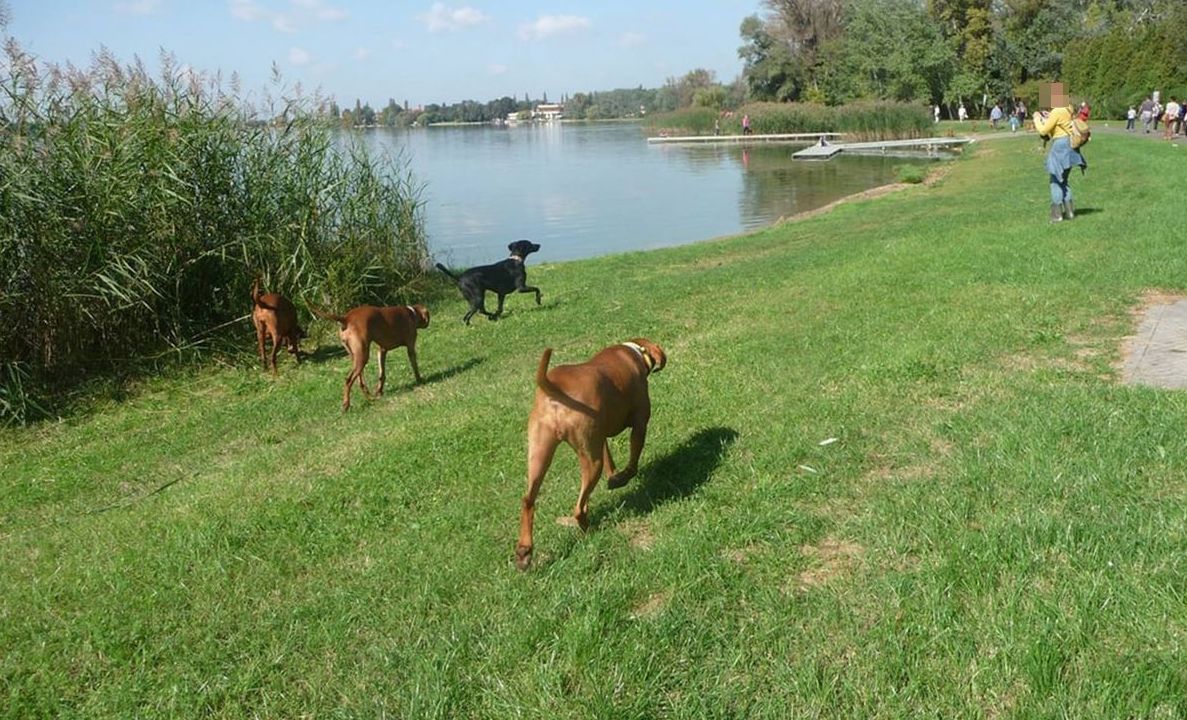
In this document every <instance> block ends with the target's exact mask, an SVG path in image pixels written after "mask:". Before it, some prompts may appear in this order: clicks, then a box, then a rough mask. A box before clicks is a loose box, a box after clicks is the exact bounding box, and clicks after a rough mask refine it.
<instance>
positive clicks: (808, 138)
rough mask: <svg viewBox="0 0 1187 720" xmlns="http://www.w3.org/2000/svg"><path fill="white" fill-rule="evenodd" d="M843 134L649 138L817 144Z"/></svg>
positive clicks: (656, 139) (659, 140)
mask: <svg viewBox="0 0 1187 720" xmlns="http://www.w3.org/2000/svg"><path fill="white" fill-rule="evenodd" d="M839 137H841V133H831V132H814V133H777V134H772V135H754V134H751V135H682V136H674V137H665V136H662V135H660V136H657V137H649V138H647V142H649V143H656V144H659V143H672V144H676V143H686V144H713V143H720V144H737V143H769V142H778V143H809V142H816V141H818V140H820V138H824V139H825V140H828V139H830V138H839Z"/></svg>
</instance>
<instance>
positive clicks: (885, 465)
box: [0, 137, 1187, 718]
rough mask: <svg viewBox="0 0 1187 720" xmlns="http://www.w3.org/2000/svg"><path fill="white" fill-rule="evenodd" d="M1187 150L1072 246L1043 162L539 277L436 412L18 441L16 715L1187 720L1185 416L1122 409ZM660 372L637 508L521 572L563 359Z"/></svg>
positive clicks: (445, 316) (565, 541)
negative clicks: (546, 397)
mask: <svg viewBox="0 0 1187 720" xmlns="http://www.w3.org/2000/svg"><path fill="white" fill-rule="evenodd" d="M1180 152H1181V151H1179V150H1177V149H1175V148H1172V147H1170V146H1167V145H1162V144H1157V143H1146V142H1141V141H1138V140H1133V139H1130V138H1125V137H1108V138H1102V139H1100V140H1097V141H1095V142H1094V143H1093V145H1092V147H1091V148H1090V159H1091V161H1092V163H1093V168H1092V170H1091V171H1090V174H1089V175H1088V176H1087V177H1086V178H1080V177H1079V176H1077V177H1076V178H1074V179H1073V184H1074V186H1075V188H1076V191H1077V192H1078V193H1079V207H1080V208H1081V216H1080V218H1078V219H1077V220H1076V221H1074V222H1071V223H1065V224H1062V225H1056V226H1051V225H1048V224H1047V223H1046V214H1047V189H1046V184H1045V180H1044V177H1043V175H1042V169H1041V168H1042V156H1041V154H1040V153H1039V152H1038V150H1037V149H1036V143H1035V142H1034V140H1033V137H1032V138H1030V139H1026V140H1022V139H1020V140H1018V141H1016V142H1015V141H1009V140H1003V141H999V142H995V143H992V144H989V145H985V146H982V147H981V148H980V150H979V152H978V153H977V157H976V158H974V159H973V160H971V161H961V162H958V163H957V165H956V166H955V167H953V168H952V171H951V172H950V174H949V175H948V176H947V177H946V178H944V179H943V180H942V181H941V182H939V183H938V184H936V185H933V186H930V187H928V186H914V187H912V188H910V189H907V190H904V191H903V192H901V193H897V194H894V195H891V196H888V197H882V198H879V199H876V200H871V201H860V202H852V203H848V204H843V205H841V206H840V207H838V208H836V209H834V210H833V211H832V212H830V213H827V214H824V215H821V216H818V217H814V218H812V219H810V220H805V221H802V222H796V223H791V224H785V225H781V226H779V227H775V228H772V229H769V230H765V231H762V232H759V233H756V234H753V235H750V236H747V237H739V238H731V239H726V240H722V241H718V242H712V243H705V244H699V245H695V246H689V247H683V248H677V249H671V250H663V251H657V252H649V253H636V254H624V255H616V256H612V257H606V258H601V259H596V260H590V261H584V262H574V263H566V264H562V265H543V266H539V265H537V266H534V267H533V268H532V269H531V274H530V278H531V280H532V282H533V283H534V284H538V285H539V286H540V287H541V288H543V289H544V293H545V295H544V305H543V306H542V307H539V308H537V307H535V306H534V305H533V304H531V302H530V300H529V299H528V298H525V297H515V298H512V299H510V301H509V305H510V315H509V316H508V317H507V318H506V319H505V320H503V321H501V322H498V323H490V322H481V323H478V324H476V326H475V327H473V328H465V327H463V326H461V325H460V323H459V322H458V317H459V316H460V315H461V313H462V312H463V310H464V308H463V306H462V305H461V303H460V301H454V302H451V303H449V304H445V305H442V306H439V307H435V308H434V313H435V314H434V321H433V325H432V326H431V327H430V328H429V329H428V330H427V331H425V332H424V334H423V335H422V343H421V346H420V357H421V368H422V371H423V372H424V373H425V375H426V376H427V377H428V379H429V382H428V383H427V384H425V385H423V386H420V387H416V388H410V387H409V386H408V385H407V384H406V380H407V379H408V375H409V373H408V370H407V367H406V362H405V361H404V358H403V357H402V356H400V355H399V354H393V356H392V357H391V358H389V360H390V364H389V371H390V373H391V375H392V377H391V382H390V388H389V390H390V394H389V395H388V396H387V397H385V398H383V399H380V400H378V401H376V402H371V403H368V402H366V401H364V400H363V399H362V398H361V397H360V398H358V399H359V402H358V403H357V406H356V408H354V409H352V410H351V412H350V413H348V414H345V415H343V414H341V413H340V412H339V410H338V401H339V397H340V390H341V381H342V377H343V375H344V374H345V371H346V362H345V360H344V359H343V358H342V357H340V356H339V355H338V354H337V353H336V352H335V351H334V350H332V349H330V348H323V349H321V350H320V351H319V352H318V359H317V360H316V361H314V362H311V363H309V364H307V365H304V366H302V367H301V368H299V369H298V368H296V367H294V366H293V365H292V364H291V363H288V364H285V365H282V368H281V370H282V372H281V374H280V377H279V378H277V379H273V378H271V377H269V376H266V375H264V374H262V373H260V372H259V370H258V369H257V368H256V367H254V364H252V363H250V362H245V363H244V366H243V367H239V368H212V369H210V370H209V371H207V372H203V373H200V374H195V375H192V376H188V377H170V378H162V379H160V380H158V381H153V382H147V383H145V384H144V385H143V386H142V387H140V388H138V389H137V392H136V393H135V395H134V397H133V398H132V399H130V400H128V401H127V402H125V403H123V404H120V405H113V406H111V407H107V408H101V409H99V410H97V411H95V412H94V413H93V414H89V415H86V416H80V417H76V418H72V419H70V420H68V421H65V422H62V423H59V424H54V425H46V426H41V427H35V428H30V429H25V430H19V431H12V430H10V431H4V433H3V434H0V466H2V467H3V468H4V471H3V473H2V475H3V480H2V483H3V485H2V492H0V585H2V586H3V587H4V588H5V592H4V593H3V595H0V647H2V648H3V649H4V650H3V652H2V653H0V693H2V697H0V708H2V710H0V715H3V716H5V717H20V718H29V717H36V716H75V715H76V716H91V717H100V716H105V717H117V716H124V717H128V716H139V717H153V716H164V715H180V716H196V715H203V716H214V717H244V716H249V715H252V716H261V717H296V716H301V715H305V714H307V715H309V716H341V717H352V716H366V717H376V716H379V715H381V714H382V713H384V712H386V713H388V714H390V715H391V716H394V717H474V716H479V717H492V718H495V717H497V718H505V717H519V716H522V717H589V716H601V717H655V716H673V717H705V716H714V717H720V716H732V717H751V718H753V717H772V718H788V717H861V718H868V717H905V716H917V715H929V716H936V717H984V716H1005V717H1030V716H1037V715H1064V716H1069V717H1123V716H1128V717H1147V716H1150V717H1174V716H1180V715H1183V714H1184V713H1187V674H1185V673H1184V670H1183V668H1184V667H1185V666H1187V663H1185V662H1184V660H1185V657H1184V655H1185V651H1184V642H1185V636H1187V629H1185V628H1187V604H1184V602H1183V595H1184V592H1185V591H1187V502H1184V501H1185V499H1187V433H1184V432H1183V428H1184V427H1185V426H1187V395H1184V394H1183V393H1173V392H1159V391H1155V390H1151V389H1142V388H1130V387H1122V386H1120V385H1118V383H1117V376H1116V372H1115V371H1114V370H1113V366H1114V363H1115V362H1116V361H1117V359H1118V357H1119V349H1118V346H1119V342H1120V340H1121V338H1122V337H1123V336H1125V335H1126V334H1127V333H1128V332H1129V331H1130V328H1131V327H1132V320H1131V318H1130V309H1131V308H1132V307H1133V306H1134V304H1135V303H1137V302H1139V300H1140V298H1141V297H1142V295H1143V293H1144V292H1145V291H1146V290H1147V289H1149V288H1161V289H1164V290H1174V289H1181V288H1182V287H1183V283H1184V278H1187V255H1185V254H1184V253H1183V252H1182V247H1181V242H1180V239H1179V235H1180V234H1179V233H1176V232H1168V230H1171V229H1173V228H1179V227H1182V226H1183V224H1184V222H1185V221H1187V207H1185V206H1184V205H1183V203H1182V202H1181V198H1180V197H1179V192H1180V189H1179V188H1178V187H1177V186H1175V185H1174V184H1170V183H1165V182H1162V181H1161V179H1163V178H1166V177H1168V176H1169V174H1170V172H1171V170H1172V168H1174V167H1177V166H1178V165H1179V164H1181V156H1180V155H1179V153H1180ZM636 334H641V335H645V336H648V337H651V338H653V339H655V340H657V341H658V342H660V343H661V344H663V345H664V346H665V347H666V348H667V350H668V352H669V355H670V365H669V368H668V369H667V370H665V371H664V372H663V373H661V374H659V375H657V376H656V377H655V378H654V379H653V383H652V396H653V400H654V403H655V416H654V419H653V422H652V426H651V433H650V437H649V443H648V446H647V450H646V452H645V457H644V463H643V467H642V472H641V475H640V477H639V478H637V479H636V480H635V481H633V483H632V485H630V486H629V487H627V488H625V489H623V490H619V491H615V492H609V491H606V490H605V489H604V488H599V490H598V491H597V492H596V493H595V495H594V498H593V503H592V516H593V517H592V520H593V527H592V530H591V532H589V533H588V534H587V535H584V536H581V535H579V534H577V533H576V532H575V531H574V530H572V529H570V528H567V527H561V526H558V525H556V524H554V523H552V522H551V520H550V518H552V517H554V516H558V515H562V514H565V513H567V512H568V511H569V510H570V508H571V506H572V503H573V501H574V499H575V496H576V490H577V482H576V463H575V461H574V458H573V455H572V453H571V452H569V451H568V450H565V449H562V451H561V452H560V453H559V454H558V456H557V462H556V463H555V464H554V466H553V468H552V471H551V473H550V475H549V478H548V481H547V482H546V484H545V486H544V490H543V495H542V502H541V505H540V508H539V518H540V523H539V527H538V532H537V538H536V540H537V558H536V560H537V563H536V565H535V566H534V567H533V569H532V570H531V571H530V572H528V573H526V574H525V573H519V572H517V571H516V570H515V569H514V568H513V565H512V561H511V560H512V550H513V545H514V541H515V529H516V528H515V526H516V518H517V510H518V502H519V497H520V493H521V492H522V482H523V474H524V420H525V417H526V413H527V410H528V407H529V404H530V399H531V394H532V387H531V385H532V374H533V369H534V367H535V363H536V360H537V358H538V357H539V353H540V351H541V349H542V348H543V347H544V346H546V345H547V346H552V347H554V348H556V356H555V358H556V361H557V362H567V361H577V360H581V359H583V358H585V357H587V356H588V355H589V354H590V353H592V352H593V351H595V350H597V349H598V348H600V347H602V346H603V345H605V344H607V343H610V342H615V341H618V340H621V339H624V338H627V337H630V336H632V335H636ZM251 341H252V340H251V334H250V331H249V329H248V328H247V327H246V326H244V328H243V343H244V344H245V345H246V346H250V343H251ZM370 370H371V372H372V373H373V372H374V367H373V366H372V367H371V368H370ZM830 438H837V441H836V442H834V443H832V444H827V445H822V444H821V442H822V441H824V440H826V439H830ZM623 444H624V440H623V439H622V438H620V439H619V440H618V442H617V445H616V447H617V448H619V453H620V454H621V452H622V448H623Z"/></svg>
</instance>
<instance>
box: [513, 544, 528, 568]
mask: <svg viewBox="0 0 1187 720" xmlns="http://www.w3.org/2000/svg"><path fill="white" fill-rule="evenodd" d="M531 564H532V549H531V548H530V547H523V546H520V547H517V548H515V567H517V568H519V569H520V570H527V569H528V568H529V567H531Z"/></svg>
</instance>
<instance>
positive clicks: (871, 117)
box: [648, 102, 933, 140]
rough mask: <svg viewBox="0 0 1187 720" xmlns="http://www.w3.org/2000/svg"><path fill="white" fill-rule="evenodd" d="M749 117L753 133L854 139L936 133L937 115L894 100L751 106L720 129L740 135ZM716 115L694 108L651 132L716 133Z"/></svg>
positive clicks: (666, 117) (659, 120)
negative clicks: (833, 135) (824, 134)
mask: <svg viewBox="0 0 1187 720" xmlns="http://www.w3.org/2000/svg"><path fill="white" fill-rule="evenodd" d="M747 114H748V115H750V127H751V129H752V130H753V131H754V132H755V133H757V134H760V135H764V134H779V133H812V132H840V133H845V134H846V135H848V136H850V137H851V138H852V139H854V140H894V139H900V138H914V137H922V136H925V135H928V134H930V133H931V132H932V124H933V123H932V117H931V115H930V112H929V109H928V108H926V107H923V106H917V105H911V104H907V103H894V102H859V103H852V104H849V105H839V106H835V107H830V106H827V105H818V104H815V103H751V104H749V105H745V106H743V107H741V108H739V109H738V110H736V111H734V112H732V113H728V114H726V115H723V116H721V118H720V123H721V131H722V132H723V133H726V134H734V135H737V134H741V132H742V116H743V115H747ZM717 118H718V114H717V113H716V112H713V111H710V110H707V109H705V108H690V109H687V110H679V111H676V112H673V113H665V114H663V115H657V116H654V117H652V118H651V119H650V121H649V123H648V130H649V131H650V132H652V133H655V132H660V131H665V132H671V133H674V134H684V133H689V134H702V135H704V134H708V133H709V132H712V129H713V121H714V120H715V119H717Z"/></svg>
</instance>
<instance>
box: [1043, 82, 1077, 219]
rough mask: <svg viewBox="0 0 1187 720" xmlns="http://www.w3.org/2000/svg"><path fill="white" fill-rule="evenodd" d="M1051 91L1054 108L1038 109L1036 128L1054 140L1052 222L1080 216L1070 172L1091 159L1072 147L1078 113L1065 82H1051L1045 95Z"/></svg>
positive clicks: (1049, 155) (1049, 164)
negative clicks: (1073, 201) (1085, 157)
mask: <svg viewBox="0 0 1187 720" xmlns="http://www.w3.org/2000/svg"><path fill="white" fill-rule="evenodd" d="M1048 92H1049V93H1050V95H1051V102H1050V108H1051V111H1050V112H1036V113H1035V116H1034V121H1035V130H1036V131H1038V133H1039V135H1041V136H1043V137H1044V138H1048V139H1050V140H1051V149H1050V150H1049V151H1048V152H1047V174H1048V180H1049V182H1050V184H1051V222H1060V221H1061V220H1063V219H1064V218H1065V217H1066V218H1067V219H1068V220H1071V219H1072V218H1074V217H1075V216H1076V208H1075V206H1074V205H1073V204H1072V188H1071V186H1070V185H1068V176H1069V175H1070V174H1071V172H1072V168H1074V167H1077V166H1078V167H1084V168H1086V167H1088V163H1087V162H1085V160H1084V156H1083V155H1081V154H1080V152H1079V151H1078V150H1076V149H1074V148H1073V147H1072V118H1073V117H1074V116H1075V110H1074V109H1072V106H1071V103H1069V102H1068V97H1067V94H1066V93H1065V92H1064V90H1063V83H1051V85H1050V86H1049V88H1044V92H1043V95H1044V96H1045V95H1047V93H1048ZM1044 99H1045V98H1044Z"/></svg>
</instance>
